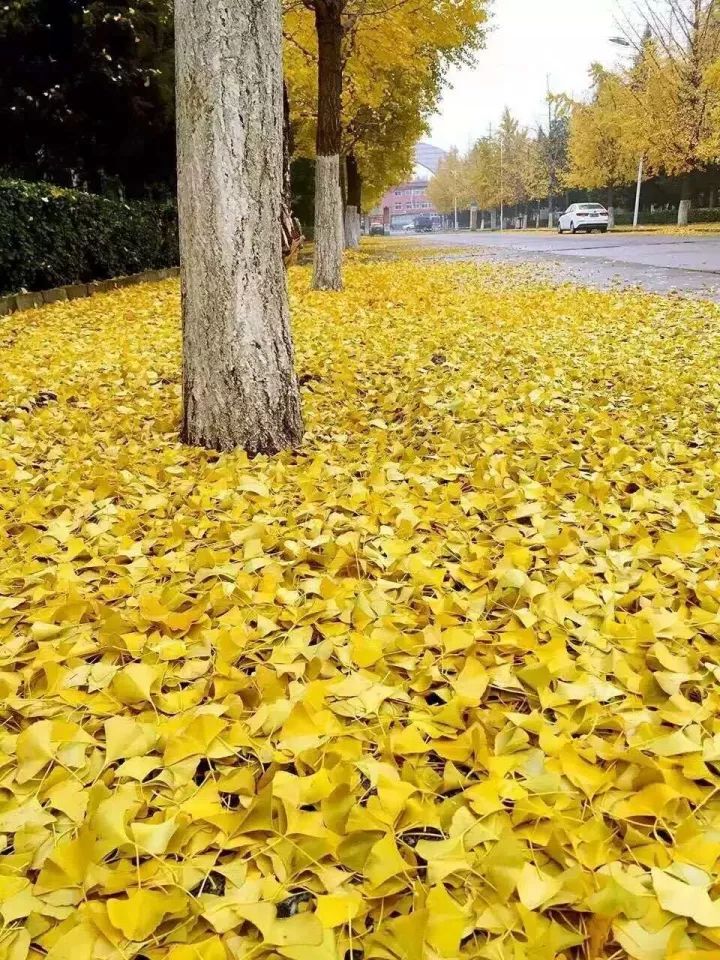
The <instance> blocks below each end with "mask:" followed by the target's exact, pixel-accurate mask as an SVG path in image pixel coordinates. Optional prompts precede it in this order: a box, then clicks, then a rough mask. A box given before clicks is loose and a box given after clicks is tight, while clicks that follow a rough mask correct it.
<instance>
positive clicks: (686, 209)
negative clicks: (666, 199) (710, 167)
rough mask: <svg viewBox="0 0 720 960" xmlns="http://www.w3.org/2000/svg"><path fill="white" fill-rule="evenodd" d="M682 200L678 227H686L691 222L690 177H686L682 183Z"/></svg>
mask: <svg viewBox="0 0 720 960" xmlns="http://www.w3.org/2000/svg"><path fill="white" fill-rule="evenodd" d="M680 190H681V194H680V196H681V200H680V206H679V207H678V221H677V222H678V226H679V227H686V226H687V225H688V223H689V222H690V204H691V183H690V177H689V176H687V175H686V176H684V177H683V178H682V183H681V187H680Z"/></svg>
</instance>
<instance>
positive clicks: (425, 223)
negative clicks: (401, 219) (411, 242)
mask: <svg viewBox="0 0 720 960" xmlns="http://www.w3.org/2000/svg"><path fill="white" fill-rule="evenodd" d="M415 229H416V230H417V232H418V233H432V231H433V221H432V217H418V218H417V220H416V221H415Z"/></svg>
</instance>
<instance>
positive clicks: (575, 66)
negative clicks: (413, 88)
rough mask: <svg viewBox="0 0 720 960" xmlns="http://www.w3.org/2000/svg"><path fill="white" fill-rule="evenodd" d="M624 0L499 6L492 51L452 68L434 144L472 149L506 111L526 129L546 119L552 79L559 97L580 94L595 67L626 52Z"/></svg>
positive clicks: (515, 0)
mask: <svg viewBox="0 0 720 960" xmlns="http://www.w3.org/2000/svg"><path fill="white" fill-rule="evenodd" d="M617 11H618V0H493V4H492V16H491V21H490V29H489V31H488V38H487V45H486V49H485V50H482V51H480V53H479V54H478V57H477V64H476V66H475V67H470V68H467V69H463V70H453V71H452V72H451V74H450V77H449V79H450V82H451V86H450V87H448V89H447V90H446V91H445V96H444V97H443V100H442V103H441V105H440V110H439V112H438V115H437V116H436V117H435V118H434V119H433V122H432V134H431V137H430V140H431V142H432V143H434V144H437V146H439V147H444V148H448V147H451V146H456V147H458V148H459V149H460V150H461V151H465V150H466V149H467V148H468V146H469V145H470V144H472V143H474V141H475V140H476V139H477V138H478V137H479V136H481V135H483V134H485V133H487V130H488V125H489V124H491V123H492V124H493V125H496V124H497V122H498V120H499V119H500V115H501V113H502V111H503V109H504V107H506V106H507V107H509V108H510V110H511V111H512V113H513V114H514V115H515V116H516V117H517V118H518V119H519V120H520V121H521V122H522V123H523V124H525V125H526V126H536V125H537V124H538V123H539V122H540V121H541V120H542V119H543V117H544V116H546V107H545V103H544V99H543V98H544V96H545V89H546V76H547V75H548V74H549V75H550V86H551V89H552V90H553V91H557V92H560V91H564V92H566V93H569V94H571V95H574V96H578V97H579V96H581V95H582V93H583V91H585V90H586V89H587V87H588V68H589V66H590V64H591V63H592V62H593V61H599V62H600V63H603V64H604V65H605V66H611V65H613V64H615V63H617V62H618V61H619V60H622V48H621V47H617V46H614V45H613V44H611V43H609V41H608V38H609V37H612V36H616V35H617V34H618V26H617V20H616V16H617Z"/></svg>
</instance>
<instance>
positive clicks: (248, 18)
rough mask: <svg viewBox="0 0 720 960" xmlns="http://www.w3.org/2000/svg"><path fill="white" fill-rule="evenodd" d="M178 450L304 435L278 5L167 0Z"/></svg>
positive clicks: (262, 448) (265, 448)
mask: <svg viewBox="0 0 720 960" xmlns="http://www.w3.org/2000/svg"><path fill="white" fill-rule="evenodd" d="M175 36H176V92H177V140H178V206H179V216H180V259H181V275H182V313H183V425H182V434H183V439H184V440H185V441H186V442H187V443H190V444H193V445H197V446H203V447H208V448H210V449H213V450H232V449H235V448H236V447H242V448H243V449H245V450H247V451H248V452H249V453H251V454H256V453H274V452H277V451H278V450H281V449H283V448H286V447H290V446H293V445H295V444H297V443H298V442H299V441H300V438H301V436H302V419H301V415H300V402H299V396H298V386H297V379H296V376H295V371H294V364H293V347H292V340H291V335H290V323H289V309H288V299H287V289H286V285H285V272H284V269H283V263H282V252H281V218H280V205H281V197H282V184H283V146H282V130H283V99H282V98H283V92H282V52H281V51H282V33H281V11H280V0H175Z"/></svg>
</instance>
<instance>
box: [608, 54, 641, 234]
mask: <svg viewBox="0 0 720 960" xmlns="http://www.w3.org/2000/svg"><path fill="white" fill-rule="evenodd" d="M608 39H609V40H610V43H614V44H615V45H616V46H618V47H631V46H632V44H631V43H630V41H629V40H626V39H625V37H609V38H608ZM644 165H645V155H644V154H641V155H640V163H639V164H638V176H637V188H636V190H635V213H634V215H633V229H634V230H636V229H637V225H638V222H639V220H640V195H641V193H642V181H643V167H644Z"/></svg>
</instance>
